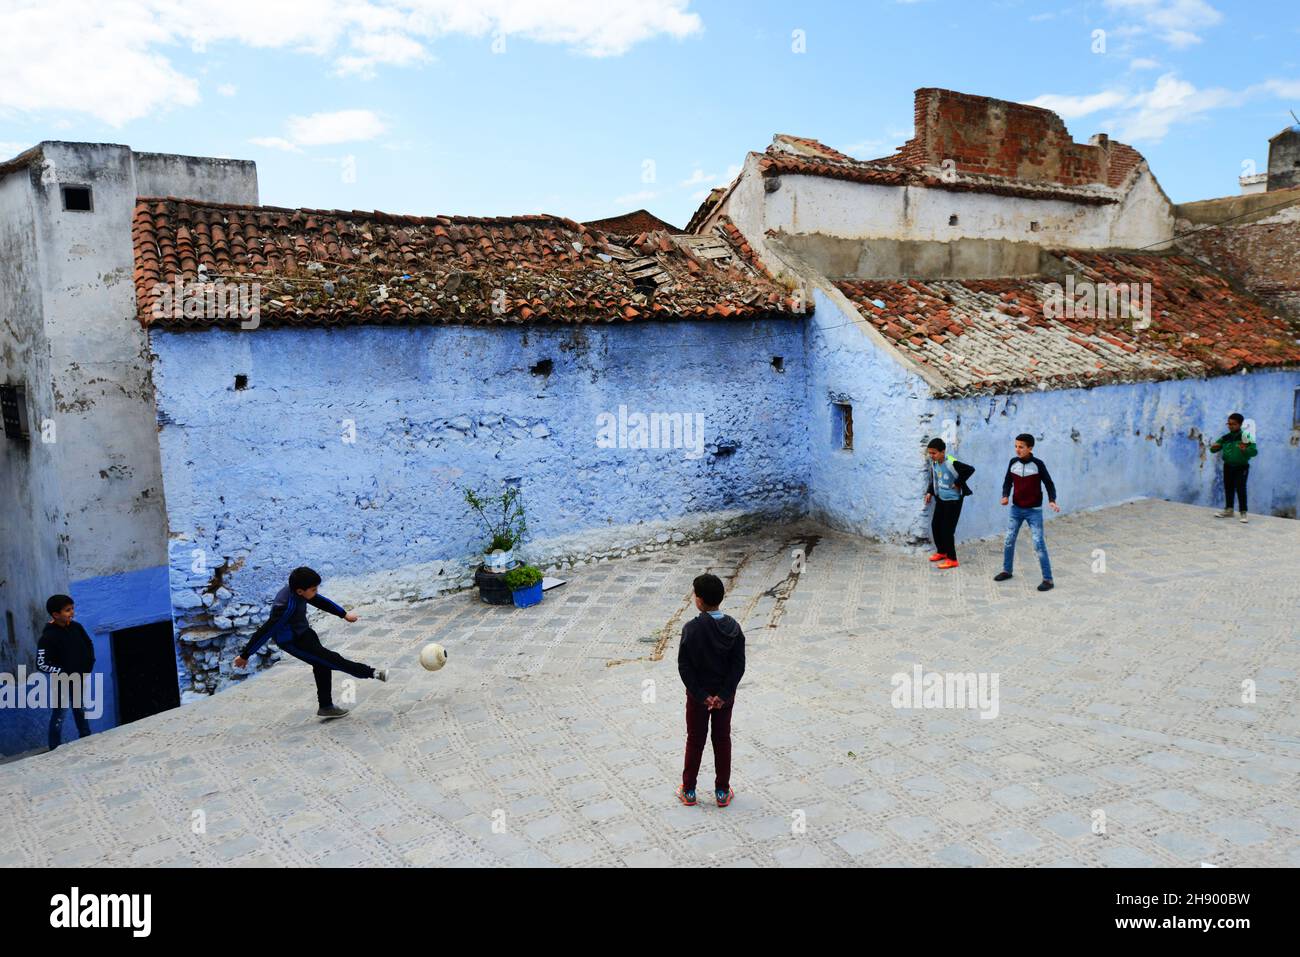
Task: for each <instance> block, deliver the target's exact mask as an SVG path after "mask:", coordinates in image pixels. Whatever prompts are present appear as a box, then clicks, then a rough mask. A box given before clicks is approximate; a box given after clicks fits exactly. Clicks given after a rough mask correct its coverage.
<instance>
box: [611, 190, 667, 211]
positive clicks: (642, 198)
mask: <svg viewBox="0 0 1300 957" xmlns="http://www.w3.org/2000/svg"><path fill="white" fill-rule="evenodd" d="M658 195H659V194H658V193H657V192H655V191H654V190H651V189H645V190H642V191H641V192H639V193H625V194H624V195H622V196H615V197H614V205H615V206H637V207H640V206H642V205H644V204H645V203H648V202H650V200H652V199H654V198H656V197H657V196H658Z"/></svg>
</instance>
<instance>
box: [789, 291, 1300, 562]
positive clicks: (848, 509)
mask: <svg viewBox="0 0 1300 957" xmlns="http://www.w3.org/2000/svg"><path fill="white" fill-rule="evenodd" d="M815 305H816V310H815V312H814V314H813V317H812V318H811V319H810V320H809V322H808V323H807V326H806V335H807V355H808V366H809V371H808V382H809V410H808V412H809V416H810V446H811V450H812V458H811V461H810V463H809V482H808V484H809V507H810V510H811V512H812V514H813V515H814V516H815V517H817V518H819V519H820V520H822V521H824V522H826V523H827V524H829V525H831V526H832V527H835V528H841V529H844V530H847V531H852V532H856V533H858V534H863V535H869V536H874V537H880V538H884V539H888V540H893V541H899V542H921V541H929V537H930V512H929V511H928V510H927V509H924V508H923V503H922V497H923V495H924V492H925V487H926V483H927V479H928V474H927V471H926V459H925V457H924V449H925V444H926V442H928V440H929V439H930V438H933V437H935V436H942V435H944V434H945V432H948V433H949V434H953V435H955V441H952V442H950V449H949V450H950V451H951V452H952V453H953V454H955V455H956V456H957V457H958V458H959V459H961V460H962V461H965V462H967V463H968V464H970V465H973V466H975V468H976V470H977V471H976V475H975V476H974V477H973V478H972V479H971V486H972V488H973V489H974V490H975V495H974V496H972V497H971V498H968V499H967V500H966V502H965V505H964V506H963V509H962V517H961V524H960V526H959V527H958V530H957V533H958V534H957V537H958V540H959V541H960V540H963V539H973V538H980V537H983V536H986V535H991V534H994V533H997V532H1000V531H1001V530H1002V529H1003V528H1004V527H1005V522H1006V510H1005V509H1004V508H1003V507H1002V506H1001V505H1000V498H1001V485H1002V477H1003V474H1004V473H1005V470H1006V465H1007V462H1008V461H1009V460H1010V458H1011V456H1012V455H1013V454H1014V445H1015V436H1016V435H1017V433H1020V432H1029V433H1031V434H1033V435H1034V436H1035V438H1036V439H1037V445H1036V446H1035V453H1036V454H1037V455H1038V457H1039V458H1041V459H1043V461H1045V462H1046V463H1047V466H1048V468H1049V469H1050V471H1051V473H1052V477H1053V479H1055V481H1056V484H1057V487H1058V495H1059V497H1060V500H1059V504H1060V505H1061V507H1062V511H1063V513H1064V512H1069V511H1077V510H1080V509H1088V508H1096V507H1100V506H1105V505H1114V504H1118V503H1120V502H1125V501H1129V500H1132V499H1135V498H1143V497H1155V498H1166V499H1169V500H1171V501H1176V502H1188V503H1192V504H1197V505H1207V506H1209V505H1217V506H1219V507H1222V503H1223V498H1222V494H1223V479H1222V467H1221V460H1220V459H1219V458H1218V456H1214V455H1211V454H1210V453H1209V446H1210V444H1211V443H1212V442H1213V441H1214V440H1215V439H1216V438H1218V437H1219V436H1220V435H1222V434H1223V432H1224V431H1226V424H1225V420H1226V419H1227V416H1228V414H1229V413H1230V412H1234V411H1236V412H1241V413H1243V414H1244V415H1246V416H1247V417H1248V418H1253V419H1255V422H1256V427H1257V430H1258V436H1259V448H1260V454H1259V456H1258V457H1256V458H1255V459H1254V460H1253V462H1252V465H1251V474H1250V483H1249V494H1250V508H1251V510H1252V511H1253V512H1256V513H1262V514H1274V515H1289V516H1293V517H1294V515H1295V514H1296V508H1297V504H1300V430H1296V429H1295V428H1293V425H1294V423H1293V416H1294V415H1295V392H1296V389H1297V388H1300V372H1295V371H1290V372H1257V373H1250V374H1246V375H1235V376H1220V377H1215V378H1209V379H1184V380H1170V381H1165V382H1143V383H1135V384H1131V385H1112V386H1102V387H1098V388H1095V389H1087V390H1083V389H1066V390H1057V391H1043V392H1031V393H1023V394H1016V395H1002V396H981V397H976V398H970V399H946V400H937V399H932V398H930V397H929V389H928V387H927V386H926V384H925V382H924V381H923V380H922V379H921V378H920V377H919V376H917V375H915V374H913V373H911V372H909V371H908V370H907V369H906V368H905V367H904V366H903V365H902V364H901V363H899V362H897V361H895V360H894V359H893V358H892V356H890V355H889V354H888V353H886V352H885V351H883V350H882V349H880V348H879V347H877V346H876V345H875V344H874V342H873V340H872V339H871V337H870V335H869V333H868V332H867V331H866V330H864V328H863V325H862V323H861V322H860V321H855V320H854V318H853V316H852V315H851V314H849V313H847V312H846V311H843V310H842V309H841V306H840V305H839V304H837V302H836V300H835V299H833V298H831V297H829V296H826V295H825V294H824V293H822V292H821V291H818V292H817V293H816V294H815ZM837 398H840V399H844V400H847V401H851V402H852V404H853V419H854V449H853V451H852V452H845V451H840V450H838V449H836V448H834V447H833V442H832V436H833V433H834V428H833V424H832V416H831V405H832V402H834V401H835V400H836V399H837Z"/></svg>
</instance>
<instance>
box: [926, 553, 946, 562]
mask: <svg viewBox="0 0 1300 957" xmlns="http://www.w3.org/2000/svg"><path fill="white" fill-rule="evenodd" d="M947 557H948V556H947V555H945V554H944V553H943V552H935V553H934V554H933V555H931V556H930V561H932V562H941V561H943V560H944V559H945V558H947Z"/></svg>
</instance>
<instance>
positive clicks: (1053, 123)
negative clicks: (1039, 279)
mask: <svg viewBox="0 0 1300 957" xmlns="http://www.w3.org/2000/svg"><path fill="white" fill-rule="evenodd" d="M914 109H915V123H916V125H915V131H916V135H915V136H914V137H913V138H912V139H910V140H908V142H907V143H906V144H905V145H904V146H903V149H902V154H903V156H904V157H905V158H906V160H907V161H909V162H914V163H924V164H927V165H933V166H939V165H942V163H943V161H944V160H945V159H950V160H952V161H953V163H954V164H955V165H956V168H957V170H958V171H959V172H963V173H979V174H986V175H992V176H1007V177H1014V178H1016V179H1023V180H1030V181H1033V182H1042V183H1062V184H1064V185H1067V186H1080V185H1084V184H1087V183H1105V182H1106V181H1107V169H1108V165H1109V150H1108V149H1107V147H1106V146H1093V145H1091V144H1087V143H1076V142H1074V139H1073V138H1072V137H1071V136H1070V132H1069V130H1067V129H1066V128H1065V123H1064V122H1062V120H1061V118H1060V117H1059V116H1057V115H1056V114H1055V113H1053V112H1052V111H1051V110H1044V109H1042V108H1040V107H1036V106H1025V105H1024V104H1022V103H1009V102H1007V101H1006V100H993V99H990V98H988V97H986V96H971V95H969V94H966V93H954V92H952V91H951V90H937V89H921V90H917V91H916V100H915V106H914Z"/></svg>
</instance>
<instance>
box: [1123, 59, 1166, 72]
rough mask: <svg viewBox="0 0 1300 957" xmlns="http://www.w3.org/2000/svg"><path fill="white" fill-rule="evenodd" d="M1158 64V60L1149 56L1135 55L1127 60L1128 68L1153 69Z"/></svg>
mask: <svg viewBox="0 0 1300 957" xmlns="http://www.w3.org/2000/svg"><path fill="white" fill-rule="evenodd" d="M1158 66H1160V61H1159V60H1153V59H1151V58H1150V57H1136V58H1134V59H1132V60H1130V61H1129V64H1128V68H1129V69H1130V70H1154V69H1156V68H1157V67H1158Z"/></svg>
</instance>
